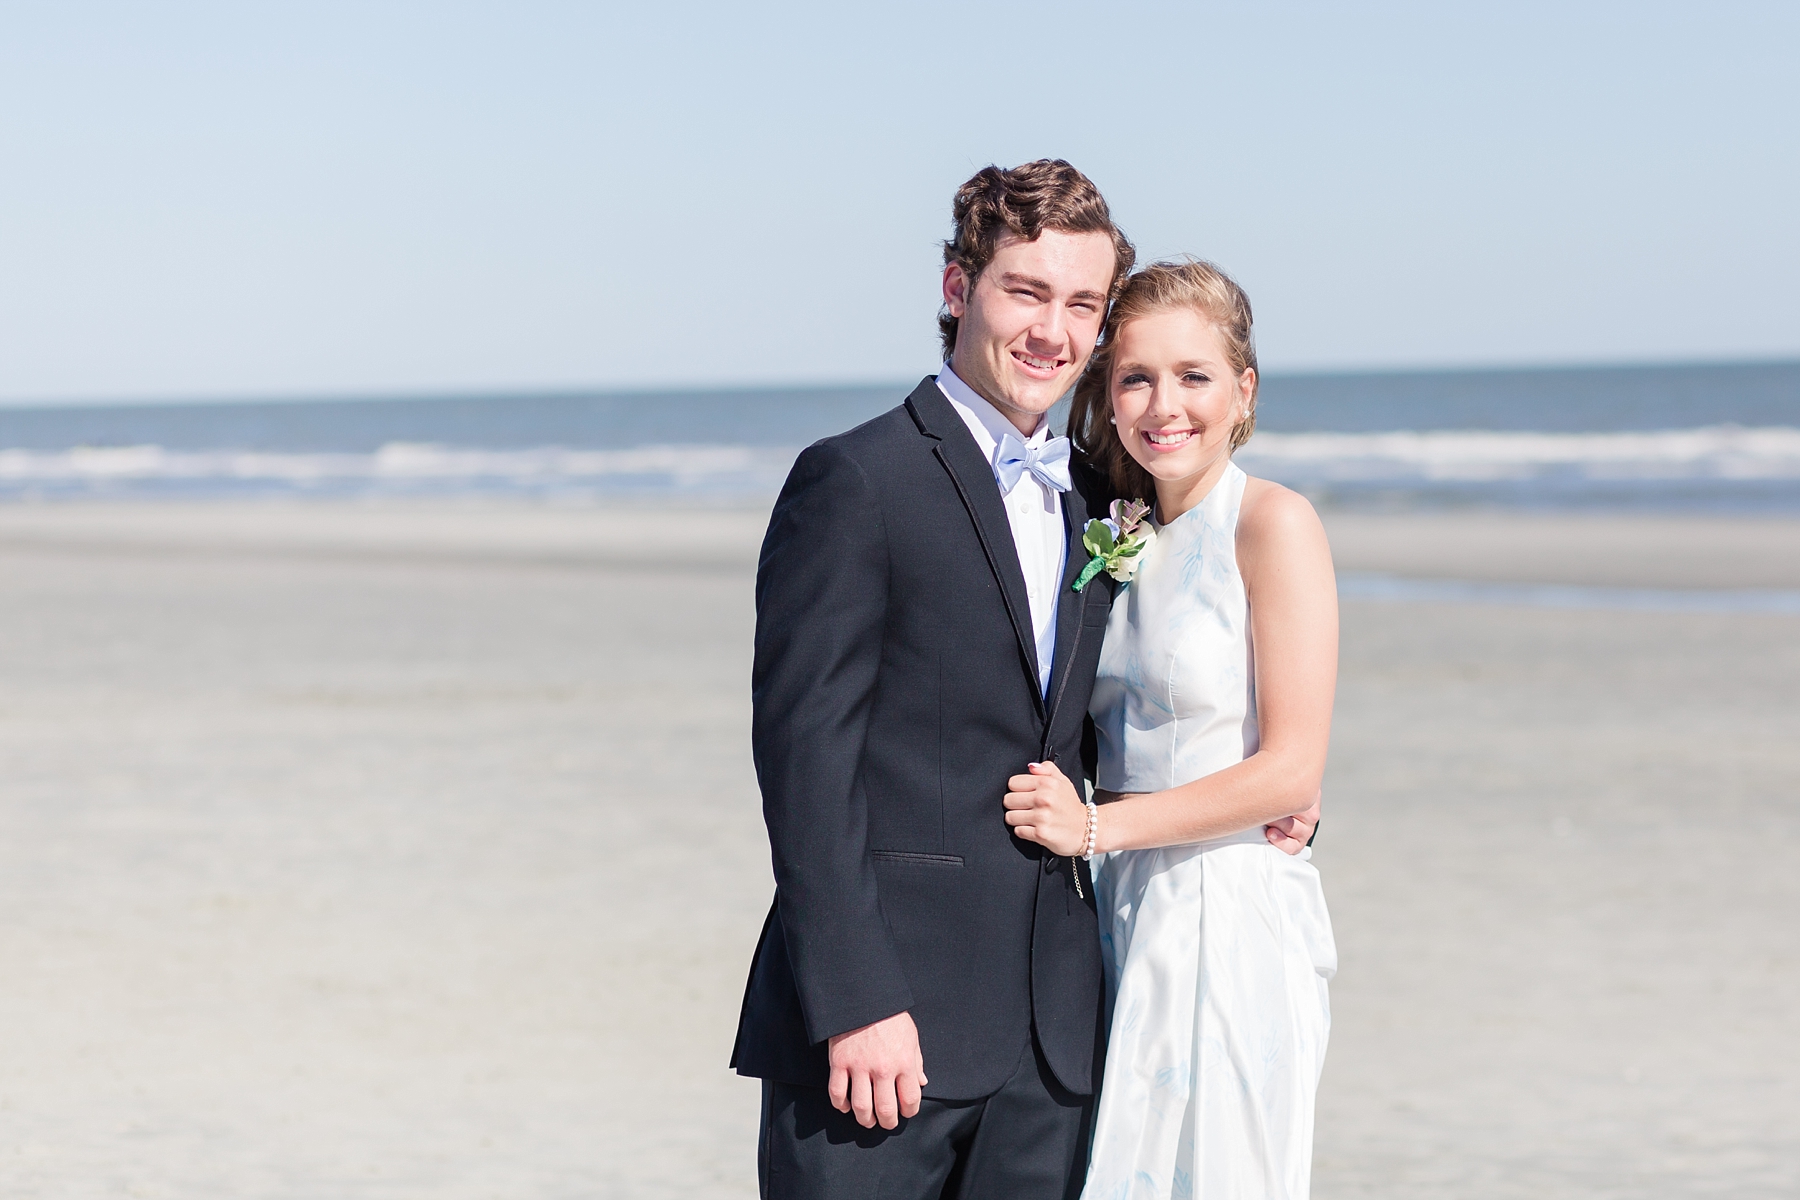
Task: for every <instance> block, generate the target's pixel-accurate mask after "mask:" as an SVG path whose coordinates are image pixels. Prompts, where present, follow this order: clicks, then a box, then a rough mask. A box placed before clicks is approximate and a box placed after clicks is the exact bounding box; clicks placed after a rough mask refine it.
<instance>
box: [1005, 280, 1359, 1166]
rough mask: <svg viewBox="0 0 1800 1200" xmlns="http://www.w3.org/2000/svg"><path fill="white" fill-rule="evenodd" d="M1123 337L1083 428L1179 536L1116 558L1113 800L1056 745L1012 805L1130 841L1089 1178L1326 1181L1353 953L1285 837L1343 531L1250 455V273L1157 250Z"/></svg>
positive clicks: (1073, 832) (1320, 682)
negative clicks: (1331, 1058)
mask: <svg viewBox="0 0 1800 1200" xmlns="http://www.w3.org/2000/svg"><path fill="white" fill-rule="evenodd" d="M1103 337H1104V340H1103V342H1102V343H1101V347H1100V349H1099V350H1098V351H1096V353H1095V355H1094V359H1093V362H1092V364H1091V365H1090V366H1089V368H1088V371H1087V374H1086V375H1085V376H1084V377H1083V379H1082V381H1081V384H1080V385H1079V387H1078V388H1077V390H1076V398H1075V405H1074V409H1073V412H1072V413H1071V417H1070V432H1071V435H1072V436H1073V437H1074V439H1075V441H1076V444H1077V445H1078V446H1079V447H1080V448H1081V449H1082V450H1083V451H1084V452H1085V453H1086V454H1087V455H1088V457H1089V458H1090V459H1091V460H1092V461H1093V462H1094V463H1095V464H1096V465H1099V466H1101V467H1103V468H1104V469H1105V470H1106V471H1107V473H1108V475H1109V476H1110V477H1111V483H1112V486H1113V488H1114V489H1115V490H1116V492H1117V494H1118V495H1120V496H1121V497H1123V498H1126V499H1133V498H1142V499H1143V500H1145V501H1154V510H1153V519H1154V525H1153V529H1154V535H1153V536H1152V537H1151V538H1149V539H1148V544H1147V545H1146V546H1145V548H1144V549H1143V550H1142V551H1141V552H1140V553H1139V554H1138V555H1137V556H1136V557H1137V561H1136V563H1135V564H1131V563H1129V562H1128V563H1126V564H1124V565H1121V564H1119V563H1118V562H1117V561H1115V562H1113V563H1112V564H1111V565H1112V568H1113V569H1112V572H1111V573H1113V574H1114V575H1115V576H1121V575H1127V574H1129V575H1130V578H1129V582H1127V583H1123V584H1121V585H1120V587H1121V591H1120V593H1119V594H1118V596H1117V598H1116V599H1115V600H1114V602H1113V609H1112V618H1111V624H1110V625H1109V627H1108V629H1107V633H1106V642H1105V646H1104V649H1103V651H1102V653H1101V659H1100V672H1099V678H1098V681H1097V682H1096V684H1095V687H1094V694H1093V702H1092V706H1091V712H1092V715H1093V718H1094V725H1095V727H1096V729H1097V731H1098V734H1099V751H1100V755H1099V774H1098V781H1097V782H1098V783H1099V786H1100V788H1101V789H1102V790H1101V791H1099V792H1098V793H1097V794H1096V797H1095V799H1096V800H1097V801H1100V802H1101V804H1102V807H1099V808H1098V809H1096V808H1094V807H1093V806H1091V805H1088V804H1085V803H1084V802H1083V801H1082V799H1081V798H1080V797H1079V795H1078V794H1077V792H1076V790H1075V788H1074V787H1073V786H1072V785H1071V784H1070V782H1069V780H1068V779H1067V778H1065V777H1064V776H1063V775H1062V774H1061V772H1059V771H1058V770H1057V769H1056V767H1055V766H1054V765H1053V764H1047V763H1034V764H1032V765H1031V766H1030V767H1029V768H1028V771H1029V773H1028V774H1025V775H1020V776H1016V777H1014V779H1013V781H1012V789H1013V790H1012V792H1011V794H1010V795H1009V796H1008V798H1007V810H1008V811H1007V817H1006V819H1007V821H1008V823H1009V824H1011V825H1012V826H1013V827H1014V829H1015V830H1016V831H1017V832H1018V834H1019V836H1021V837H1024V838H1028V839H1030V840H1032V841H1036V842H1039V843H1041V844H1042V845H1044V846H1045V847H1046V848H1048V849H1049V850H1051V851H1053V852H1054V853H1057V854H1089V855H1100V854H1104V855H1105V858H1104V860H1097V869H1096V871H1095V891H1096V895H1097V899H1098V902H1099V911H1100V932H1101V940H1102V942H1103V944H1104V948H1105V952H1106V960H1107V991H1108V998H1109V1001H1110V1009H1111V1014H1112V1016H1111V1021H1112V1024H1111V1032H1110V1036H1109V1041H1108V1045H1107V1057H1106V1075H1105V1083H1104V1086H1103V1088H1102V1091H1101V1095H1100V1101H1099V1108H1098V1112H1097V1114H1096V1117H1095V1129H1094V1141H1093V1152H1092V1159H1091V1162H1090V1164H1089V1168H1088V1176H1087V1187H1086V1190H1085V1191H1084V1192H1083V1195H1084V1196H1085V1197H1089V1198H1098V1200H1113V1198H1114V1197H1132V1198H1136V1197H1140V1196H1143V1197H1152V1196H1154V1197H1174V1196H1196V1197H1207V1198H1213V1197H1245V1198H1255V1200H1290V1198H1295V1197H1304V1196H1305V1195H1306V1194H1307V1190H1308V1186H1309V1181H1310V1176H1311V1160H1312V1129H1313V1097H1314V1093H1315V1091H1316V1089H1317V1086H1318V1079H1319V1071H1320V1068H1321V1066H1322V1065H1323V1061H1324V1055H1325V1041H1326V1036H1327V1032H1328V1029H1329V1025H1330V1009H1329V1005H1328V998H1327V995H1326V980H1327V979H1329V978H1330V977H1331V975H1332V974H1333V972H1334V971H1335V970H1336V967H1337V953H1336V949H1335V947H1334V945H1333V942H1332V935H1331V923H1330V919H1329V917H1328V916H1327V914H1326V911H1325V900H1324V895H1323V893H1322V891H1321V889H1320V886H1319V876H1318V872H1317V870H1315V869H1314V868H1313V866H1312V865H1311V863H1310V862H1308V861H1307V860H1308V859H1309V858H1310V857H1311V853H1310V851H1307V852H1303V853H1301V854H1300V855H1299V856H1291V855H1290V854H1287V853H1284V852H1283V850H1282V848H1281V845H1282V842H1283V840H1284V831H1285V830H1287V829H1290V828H1291V825H1282V824H1280V823H1279V822H1280V821H1281V818H1284V817H1288V816H1291V815H1292V814H1295V813H1299V812H1302V811H1304V810H1306V809H1308V808H1309V807H1310V806H1311V805H1312V804H1313V802H1314V799H1315V797H1316V796H1317V795H1318V792H1319V783H1320V777H1321V775H1322V774H1323V772H1324V768H1325V751H1326V743H1327V740H1328V738H1329V734H1330V727H1331V704H1332V692H1333V689H1334V687H1335V685H1336V676H1337V598H1336V585H1335V581H1334V578H1333V575H1332V568H1331V551H1330V547H1329V546H1328V545H1327V544H1326V541H1325V532H1324V529H1323V528H1322V527H1321V525H1320V523H1319V518H1318V516H1317V515H1316V514H1315V513H1314V512H1313V510H1312V506H1311V505H1310V504H1308V503H1307V502H1306V500H1305V499H1304V498H1303V497H1301V496H1299V495H1297V494H1296V493H1294V492H1291V491H1289V490H1287V489H1286V488H1284V487H1281V486H1280V485H1278V484H1275V483H1271V482H1269V481H1268V480H1264V479H1251V478H1249V477H1248V476H1246V475H1245V474H1244V472H1243V471H1242V470H1240V469H1239V468H1238V467H1237V466H1236V465H1235V464H1234V463H1233V462H1232V461H1231V455H1232V452H1233V451H1234V450H1236V449H1237V448H1238V447H1239V446H1241V445H1243V443H1244V442H1245V440H1246V439H1248V438H1249V436H1250V433H1251V431H1252V429H1253V428H1254V427H1255V421H1256V390H1257V371H1256V352H1255V349H1254V347H1253V344H1252V341H1251V317H1250V302H1249V300H1248V299H1247V298H1246V297H1245V296H1244V293H1243V292H1242V290H1240V289H1239V288H1238V286H1237V285H1236V284H1235V283H1233V282H1232V281H1231V280H1230V279H1229V278H1227V277H1226V276H1225V275H1224V274H1223V273H1222V272H1220V271H1219V270H1217V269H1216V268H1214V267H1212V266H1211V265H1209V264H1206V263H1199V262H1184V263H1157V264H1155V265H1153V266H1151V267H1148V268H1146V269H1145V270H1143V271H1142V272H1140V273H1138V274H1137V275H1135V276H1133V277H1132V279H1131V280H1130V281H1129V282H1128V283H1127V284H1126V286H1125V289H1124V291H1123V293H1122V294H1121V295H1120V297H1119V299H1118V301H1117V302H1116V303H1115V304H1114V306H1113V309H1112V313H1111V315H1110V316H1109V317H1108V319H1107V325H1106V330H1105V332H1104V335H1103ZM1115 511H1116V510H1115ZM1132 565H1135V574H1130V569H1131V566H1132ZM1271 825H1273V826H1274V827H1273V828H1269V829H1265V826H1271ZM1289 848H1290V849H1295V848H1296V847H1289Z"/></svg>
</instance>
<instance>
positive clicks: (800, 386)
mask: <svg viewBox="0 0 1800 1200" xmlns="http://www.w3.org/2000/svg"><path fill="white" fill-rule="evenodd" d="M1769 367H1796V368H1800V355H1781V356H1768V357H1746V358H1692V359H1621V360H1604V361H1601V360H1595V361H1546V362H1538V363H1530V364H1518V363H1510V364H1496V363H1476V364H1468V365H1460V366H1449V365H1420V364H1414V365H1409V366H1375V367H1303V368H1299V369H1296V370H1281V369H1277V370H1271V371H1266V372H1264V378H1265V379H1268V380H1276V379H1380V378H1393V377H1398V376H1410V377H1414V378H1419V377H1429V376H1434V375H1444V376H1449V375H1463V376H1468V375H1553V374H1587V373H1599V372H1605V371H1693V370H1718V369H1758V368H1769ZM914 386H916V385H914V384H908V383H905V382H903V381H900V380H897V379H896V380H873V381H868V380H865V381H860V382H830V381H826V382H791V383H727V384H705V383H693V384H669V385H666V386H654V387H630V386H623V387H621V386H609V385H597V386H588V385H578V384H571V385H566V386H565V385H551V384H544V385H520V386H515V387H505V386H497V387H485V388H443V389H429V388H406V389H399V388H396V389H393V390H362V391H354V390H349V389H346V390H342V391H330V392H269V393H264V394H260V395H258V394H253V393H252V394H244V393H236V394H217V395H199V396H193V395H190V396H171V395H166V394H165V395H150V396H135V397H132V396H123V397H122V396H82V397H68V398H63V399H55V400H52V399H44V398H41V397H0V413H4V412H43V411H48V410H58V409H111V408H227V407H250V406H264V405H267V406H269V407H278V406H282V405H311V404H370V403H375V404H413V403H420V404H426V403H432V402H444V401H480V400H502V399H514V400H526V399H532V400H554V399H577V398H588V399H613V398H617V399H625V398H629V397H640V396H641V397H655V396H692V395H696V394H727V395H729V394H737V395H745V396H749V395H759V394H792V393H796V392H800V393H807V392H810V393H821V392H872V391H878V390H886V389H890V388H892V389H896V390H900V389H905V390H910V389H911V388H912V387H914Z"/></svg>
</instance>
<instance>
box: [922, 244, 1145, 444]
mask: <svg viewBox="0 0 1800 1200" xmlns="http://www.w3.org/2000/svg"><path fill="white" fill-rule="evenodd" d="M1115 262H1116V260H1115V258H1114V256H1113V244H1112V239H1111V238H1109V237H1107V236H1106V235H1105V234H1103V233H1062V232H1060V231H1058V230H1054V229H1051V230H1046V231H1044V232H1043V233H1041V234H1039V235H1038V238H1037V240H1036V241H1031V242H1028V241H1026V240H1025V239H1023V238H1020V237H1008V238H1007V239H1005V240H1004V241H1002V242H1001V243H1000V247H999V249H998V250H997V251H996V252H995V254H994V257H993V261H991V262H989V263H988V265H987V268H986V269H985V270H983V271H982V272H981V276H980V278H978V279H977V280H976V281H975V286H974V287H973V288H970V287H969V277H968V275H967V274H966V273H965V272H964V271H963V269H962V268H961V267H960V266H957V265H955V264H954V263H953V264H951V265H950V266H948V267H945V268H944V303H945V304H946V305H947V306H948V307H949V309H950V315H951V316H953V317H955V318H957V320H958V322H959V324H958V326H957V330H956V351H955V353H954V354H953V355H952V356H951V359H950V366H951V367H952V368H953V369H954V370H955V371H956V374H957V375H958V376H959V377H960V378H961V379H962V381H963V382H964V383H966V384H968V385H969V386H970V387H971V388H974V389H975V391H976V393H977V394H979V395H980V396H981V397H982V398H983V399H985V400H987V401H988V402H989V403H990V404H992V405H993V406H994V407H995V408H997V409H999V410H1000V411H1001V412H1002V413H1005V414H1006V416H1007V417H1008V418H1009V419H1010V420H1011V421H1012V423H1013V424H1014V425H1015V426H1017V427H1018V429H1019V432H1020V433H1022V434H1026V435H1029V434H1031V433H1032V432H1033V431H1034V430H1036V429H1037V425H1038V420H1039V418H1041V417H1042V416H1043V414H1045V413H1047V412H1049V411H1050V407H1051V406H1052V405H1053V404H1055V403H1056V402H1057V401H1058V400H1060V399H1062V397H1063V396H1064V394H1066V393H1067V392H1068V390H1069V389H1070V388H1072V387H1074V386H1075V380H1076V379H1077V378H1079V377H1080V375H1081V370H1082V368H1083V367H1085V366H1087V361H1088V356H1089V355H1091V354H1092V353H1093V352H1094V341H1095V339H1097V338H1098V337H1099V336H1100V324H1101V322H1102V321H1103V320H1104V319H1105V317H1106V298H1107V292H1108V290H1109V289H1110V288H1111V286H1112V277H1113V267H1114V264H1115Z"/></svg>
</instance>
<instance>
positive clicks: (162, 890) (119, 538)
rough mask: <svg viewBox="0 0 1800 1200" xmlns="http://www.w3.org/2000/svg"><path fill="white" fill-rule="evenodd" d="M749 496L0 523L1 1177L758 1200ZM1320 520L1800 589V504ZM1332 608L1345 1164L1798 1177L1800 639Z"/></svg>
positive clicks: (1534, 1187) (1343, 559) (1442, 562)
mask: <svg viewBox="0 0 1800 1200" xmlns="http://www.w3.org/2000/svg"><path fill="white" fill-rule="evenodd" d="M761 521H762V518H761V515H760V514H759V513H757V512H755V511H754V510H747V511H739V512H732V513H703V512H685V513H675V514H671V515H668V516H667V517H665V518H663V519H660V520H659V521H657V522H656V526H655V531H656V533H657V535H658V536H659V537H660V538H661V539H662V541H663V545H661V546H660V548H658V549H655V550H643V549H639V548H636V547H635V546H634V544H633V541H632V539H633V538H634V537H636V536H638V533H637V531H639V530H641V529H643V528H644V514H643V513H642V512H641V511H640V512H636V513H627V514H623V515H621V514H608V513H601V512H595V511H591V510H582V509H569V510H555V509H543V508H530V507H522V506H521V507H510V506H505V505H492V504H489V505H450V504H444V505H419V506H411V507H405V506H399V507H395V506H387V507H366V506H348V505H320V506H257V505H248V504H221V505H210V506H181V505H144V506H134V507H112V506H104V505H83V506H55V507H24V506H21V507H11V508H4V509H0V755H3V757H0V762H4V764H5V769H4V787H3V789H0V793H3V794H0V964H4V978H5V982H4V983H3V984H0V1193H4V1194H6V1195H18V1196H45V1197H69V1198H71V1200H73V1198H75V1197H81V1198H84V1200H85V1198H87V1197H92V1196H97V1195H140V1196H171V1197H173V1196H180V1197H215V1196H216V1197H234V1198H235V1197H243V1196H259V1197H262V1196H267V1197H294V1198H300V1197H306V1198H308V1200H313V1198H316V1197H319V1196H332V1197H424V1196H430V1197H434V1198H438V1197H442V1198H452V1200H456V1198H461V1197H470V1198H474V1197H565V1196H566V1197H690V1196H692V1197H712V1196H717V1197H746V1196H752V1195H754V1192H755V1187H754V1178H753V1161H754V1141H755V1127H756V1112H755V1108H756V1086H755V1084H753V1083H751V1082H748V1081H744V1080H739V1079H736V1078H734V1077H732V1076H731V1075H730V1074H729V1073H728V1072H727V1071H726V1070H725V1069H724V1063H725V1060H726V1058H727V1056H728V1054H729V1051H730V1043H731V1035H732V1030H733V1026H734V1023H735V1019H736V1014H737V1005H738V1001H739V997H740V994H741V987H742V982H743V975H744V971H745V968H746V967H747V965H748V959H749V954H750V950H751V947H752V945H753V943H754V940H755V936H756V931H757V929H758V927H759V926H760V924H761V921H762V917H763V913H764V911H765V910H766V907H767V903H768V898H769V893H770V881H769V870H768V862H767V850H766V844H765V842H764V839H763V834H762V828H761V822H760V816H759V814H758V811H757V801H756V795H755V789H754V786H753V781H752V779H751V775H750V767H749V744H748V717H749V704H748V695H747V690H748V689H747V676H748V667H749V634H750V628H751V611H750V582H751V572H752V570H753V565H754V555H755V546H756V541H757V538H758V536H759V534H760V529H761ZM1331 526H1332V531H1333V536H1334V542H1335V544H1336V545H1337V548H1338V552H1339V561H1340V566H1341V568H1342V569H1345V570H1361V571H1379V572H1386V573H1391V574H1400V575H1414V576H1416V577H1436V578H1475V579H1492V580H1508V581H1521V582H1557V583H1584V582H1588V583H1595V584H1605V585H1610V586H1634V587H1674V586H1681V587H1785V588H1792V587H1795V586H1800V580H1797V576H1800V553H1796V550H1795V548H1796V547H1797V546H1800V522H1793V521H1730V520H1720V521H1712V522H1700V523H1698V524H1696V523H1695V522H1692V521H1689V522H1668V521H1661V522H1659V521H1654V520H1638V521H1629V520H1618V519H1609V520H1585V521H1579V520H1572V519H1567V518H1492V517H1479V516H1465V515H1456V516H1440V517H1430V518H1419V517H1373V516H1357V517H1354V518H1352V517H1348V516H1346V517H1339V518H1333V519H1332V521H1331ZM1671 546H1679V547H1680V548H1681V550H1680V552H1679V553H1671V552H1670V550H1669V548H1670V547H1671ZM1683 563H1685V564H1686V565H1685V566H1684V565H1682V564H1683ZM1344 634H1345V636H1344V664H1343V683H1342V687H1341V693H1340V703H1339V716H1338V724H1337V732H1336V738H1335V742H1334V749H1333V758H1332V767H1331V774H1330V779H1329V782H1328V789H1327V801H1326V803H1327V809H1326V825H1325V830H1324V833H1323V834H1322V836H1321V839H1320V844H1319V848H1318V858H1317V861H1318V863H1319V866H1320V868H1321V870H1322V871H1323V872H1324V875H1325V881H1326V888H1327V894H1328V896H1329V898H1330V900H1331V903H1332V906H1333V913H1334V917H1335V920H1336V923H1337V929H1338V937H1339V942H1340V951H1341V955H1342V959H1343V969H1342V971H1341V973H1340V975H1339V977H1338V980H1337V982H1336V984H1335V986H1334V991H1333V997H1334V1002H1335V1007H1336V1026H1335V1030H1334V1036H1333V1043H1332V1049H1331V1054H1330V1059H1329V1063H1328V1066H1327V1069H1326V1078H1325V1083H1324V1087H1323V1090H1322V1093H1321V1101H1320V1131H1319V1142H1318V1168H1317V1188H1316V1194H1317V1195H1318V1196H1320V1197H1323V1198H1327V1200H1329V1198H1332V1197H1419V1198H1421V1200H1423V1198H1424V1197H1446V1196H1456V1197H1515V1196H1516V1197H1527V1196H1530V1197H1577V1196H1581V1197H1590V1196H1619V1197H1626V1196H1649V1195H1655V1196H1658V1197H1688V1196H1694V1197H1699V1196H1732V1197H1753V1196H1791V1195H1793V1194H1795V1192H1796V1191H1800V1133H1796V1132H1795V1130H1794V1121H1793V1117H1794V1114H1795V1113H1800V1041H1797V1040H1796V1039H1795V1038H1794V1037H1793V1035H1792V1030H1791V1027H1790V1026H1791V1018H1790V1014H1791V1013H1792V1012H1793V1011H1795V1010H1796V1009H1797V1008H1800V922H1797V921H1796V920H1795V918H1796V917H1797V916H1800V875H1797V874H1796V872H1794V871H1793V870H1792V868H1791V866H1790V865H1789V864H1790V862H1791V860H1792V857H1793V855H1794V852H1795V850H1796V849H1800V803H1797V794H1800V738H1796V736H1795V731H1796V730H1797V729H1800V686H1797V685H1796V684H1795V682H1794V681H1795V680H1796V679H1800V618H1795V617H1781V616H1755V615H1693V614H1655V613H1614V612H1606V611H1549V610H1530V609H1513V608H1501V607H1490V606H1477V605H1428V604H1411V603H1409V604H1398V603H1368V602H1357V603H1350V604H1346V606H1345V609H1344Z"/></svg>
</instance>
